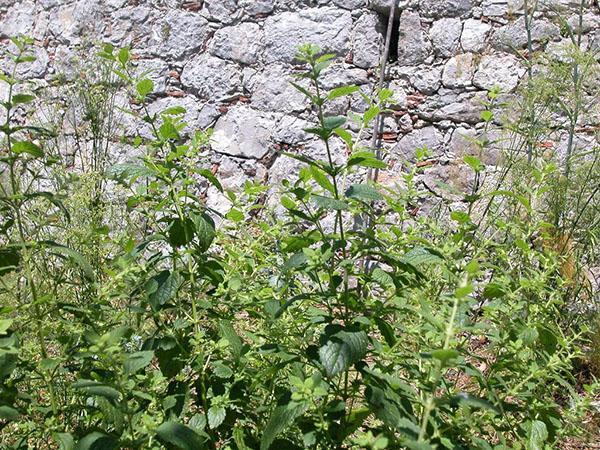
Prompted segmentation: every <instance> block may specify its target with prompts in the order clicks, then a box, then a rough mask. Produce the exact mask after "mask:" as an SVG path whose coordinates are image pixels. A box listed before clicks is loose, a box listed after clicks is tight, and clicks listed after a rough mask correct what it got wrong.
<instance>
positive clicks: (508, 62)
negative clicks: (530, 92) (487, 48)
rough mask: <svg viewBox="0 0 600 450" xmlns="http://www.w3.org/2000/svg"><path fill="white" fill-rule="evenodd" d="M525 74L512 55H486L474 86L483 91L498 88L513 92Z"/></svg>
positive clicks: (478, 70) (478, 68)
mask: <svg viewBox="0 0 600 450" xmlns="http://www.w3.org/2000/svg"><path fill="white" fill-rule="evenodd" d="M525 72H526V70H525V68H523V67H522V66H521V64H520V63H519V60H518V59H517V58H516V57H514V56H512V55H485V56H483V57H482V58H481V62H480V63H479V66H478V67H477V72H476V73H475V76H474V77H473V84H474V85H475V86H477V87H479V88H481V89H487V90H489V89H492V88H493V87H494V86H498V87H499V88H500V89H501V90H502V92H511V91H512V90H513V89H515V88H516V87H517V85H518V84H519V80H520V79H521V77H522V76H523V75H524V74H525Z"/></svg>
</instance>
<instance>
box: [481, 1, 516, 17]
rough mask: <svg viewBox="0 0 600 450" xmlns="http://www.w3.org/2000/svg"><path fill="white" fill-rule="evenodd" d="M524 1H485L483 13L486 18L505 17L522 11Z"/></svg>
mask: <svg viewBox="0 0 600 450" xmlns="http://www.w3.org/2000/svg"><path fill="white" fill-rule="evenodd" d="M522 8H523V0H483V3H482V10H483V11H482V12H483V15H484V16H503V15H505V14H512V13H515V12H517V11H521V10H522Z"/></svg>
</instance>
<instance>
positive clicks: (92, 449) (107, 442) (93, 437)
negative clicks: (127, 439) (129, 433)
mask: <svg viewBox="0 0 600 450" xmlns="http://www.w3.org/2000/svg"><path fill="white" fill-rule="evenodd" d="M118 444H119V441H118V440H117V439H116V438H114V437H112V436H108V435H107V434H104V433H100V432H99V431H94V432H93V433H90V434H88V435H87V436H86V437H84V438H83V439H81V440H80V441H79V442H77V444H76V445H75V449H74V450H113V449H116V448H117V446H118Z"/></svg>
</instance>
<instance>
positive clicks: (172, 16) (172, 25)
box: [150, 9, 210, 59]
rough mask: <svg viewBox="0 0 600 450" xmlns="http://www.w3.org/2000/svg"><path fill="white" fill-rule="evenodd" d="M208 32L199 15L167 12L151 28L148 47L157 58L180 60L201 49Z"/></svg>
mask: <svg viewBox="0 0 600 450" xmlns="http://www.w3.org/2000/svg"><path fill="white" fill-rule="evenodd" d="M209 32H210V28H209V26H208V22H207V20H206V19H205V18H203V17H202V16H201V15H199V14H197V13H193V12H188V11H181V10H176V9H175V10H169V11H168V12H167V13H166V14H165V15H164V17H162V18H161V19H160V20H159V21H158V22H156V23H155V24H154V26H153V27H152V35H151V40H150V47H151V49H152V52H153V53H154V54H156V55H158V56H161V57H163V58H172V59H180V58H182V57H183V56H186V55H188V54H190V53H192V52H194V51H196V50H197V49H199V48H202V47H203V46H204V45H205V43H206V40H207V39H208V36H209Z"/></svg>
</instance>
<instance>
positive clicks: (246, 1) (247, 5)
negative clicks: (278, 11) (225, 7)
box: [238, 0, 275, 16]
mask: <svg viewBox="0 0 600 450" xmlns="http://www.w3.org/2000/svg"><path fill="white" fill-rule="evenodd" d="M238 5H239V7H240V8H243V9H244V10H245V11H246V13H248V14H250V15H251V16H256V15H258V14H269V13H270V12H272V11H273V9H275V0H239V1H238Z"/></svg>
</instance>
